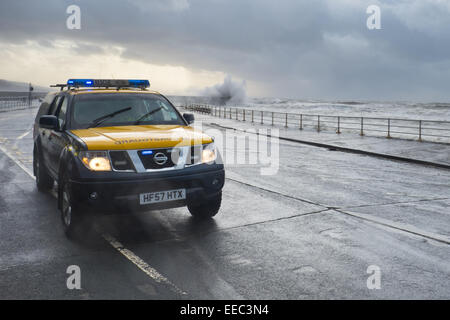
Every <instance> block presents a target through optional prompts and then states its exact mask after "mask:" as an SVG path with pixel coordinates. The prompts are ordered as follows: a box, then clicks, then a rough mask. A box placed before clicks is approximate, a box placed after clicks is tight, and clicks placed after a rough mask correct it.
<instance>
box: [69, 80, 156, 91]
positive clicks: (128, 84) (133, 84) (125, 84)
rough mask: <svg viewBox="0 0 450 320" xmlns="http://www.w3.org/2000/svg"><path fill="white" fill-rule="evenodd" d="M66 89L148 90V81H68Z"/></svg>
mask: <svg viewBox="0 0 450 320" xmlns="http://www.w3.org/2000/svg"><path fill="white" fill-rule="evenodd" d="M67 86H68V87H77V88H78V87H88V88H98V87H102V88H110V87H114V88H141V89H143V88H148V87H150V81H148V80H123V79H69V80H67Z"/></svg>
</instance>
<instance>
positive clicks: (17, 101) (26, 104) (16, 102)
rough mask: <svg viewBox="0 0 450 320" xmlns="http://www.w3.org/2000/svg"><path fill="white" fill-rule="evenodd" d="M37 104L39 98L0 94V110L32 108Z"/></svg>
mask: <svg viewBox="0 0 450 320" xmlns="http://www.w3.org/2000/svg"><path fill="white" fill-rule="evenodd" d="M38 105H39V100H37V99H36V98H33V99H30V98H29V97H28V96H12V97H9V96H0V112H4V111H13V110H21V109H27V108H34V107H37V106H38Z"/></svg>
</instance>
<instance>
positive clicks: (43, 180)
mask: <svg viewBox="0 0 450 320" xmlns="http://www.w3.org/2000/svg"><path fill="white" fill-rule="evenodd" d="M33 170H34V174H35V175H36V186H37V188H38V190H39V191H41V192H44V191H48V190H50V189H51V188H52V187H53V182H54V181H53V179H52V177H50V175H49V174H48V172H47V169H46V168H45V166H44V161H43V159H42V154H41V153H40V152H39V151H37V149H36V148H35V151H34V153H33Z"/></svg>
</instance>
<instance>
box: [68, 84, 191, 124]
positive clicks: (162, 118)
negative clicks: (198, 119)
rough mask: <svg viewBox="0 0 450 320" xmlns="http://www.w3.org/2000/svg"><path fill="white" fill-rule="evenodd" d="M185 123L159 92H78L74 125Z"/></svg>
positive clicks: (74, 103)
mask: <svg viewBox="0 0 450 320" xmlns="http://www.w3.org/2000/svg"><path fill="white" fill-rule="evenodd" d="M164 124H166V125H185V122H184V121H183V119H182V118H181V116H180V115H179V113H178V112H177V111H176V110H175V108H174V107H173V106H172V105H171V104H170V103H169V102H168V101H167V99H165V98H164V97H161V96H159V95H156V94H149V93H145V94H138V93H101V94H100V93H96V94H80V95H77V96H75V98H74V102H73V107H72V112H71V128H72V129H85V128H89V127H105V126H128V125H164Z"/></svg>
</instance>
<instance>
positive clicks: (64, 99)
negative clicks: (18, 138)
mask: <svg viewBox="0 0 450 320" xmlns="http://www.w3.org/2000/svg"><path fill="white" fill-rule="evenodd" d="M68 98H69V97H68V96H67V95H65V96H61V99H60V101H59V105H58V107H57V108H56V109H55V111H54V115H55V116H56V117H57V118H58V124H59V125H58V129H57V130H50V135H49V139H48V151H49V157H50V159H49V169H50V170H51V171H52V172H53V173H54V174H55V175H57V173H58V170H59V158H60V155H61V152H62V150H63V149H64V147H65V146H66V145H67V143H68V140H67V137H66V135H65V133H64V130H65V126H66V122H67V108H68V101H69V100H68Z"/></svg>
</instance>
